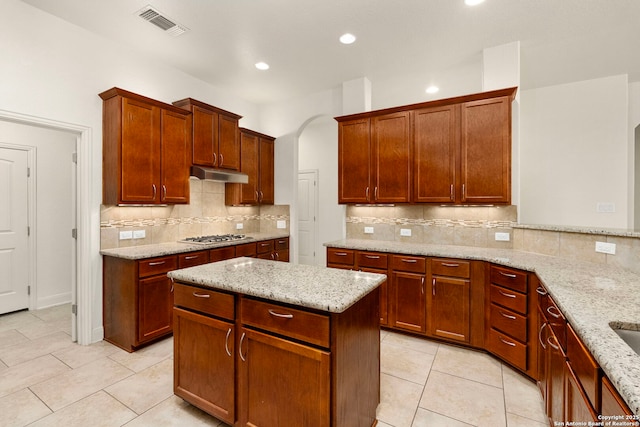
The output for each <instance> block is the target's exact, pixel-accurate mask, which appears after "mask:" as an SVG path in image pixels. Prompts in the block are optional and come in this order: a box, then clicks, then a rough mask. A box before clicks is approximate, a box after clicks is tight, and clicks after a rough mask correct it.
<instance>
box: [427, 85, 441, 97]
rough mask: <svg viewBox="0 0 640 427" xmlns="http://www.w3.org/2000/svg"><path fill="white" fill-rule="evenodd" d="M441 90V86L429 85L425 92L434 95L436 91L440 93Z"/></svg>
mask: <svg viewBox="0 0 640 427" xmlns="http://www.w3.org/2000/svg"><path fill="white" fill-rule="evenodd" d="M439 90H440V88H439V87H438V86H429V87H428V88H427V89H426V90H425V92H427V93H428V94H430V95H433V94H434V93H438V91H439Z"/></svg>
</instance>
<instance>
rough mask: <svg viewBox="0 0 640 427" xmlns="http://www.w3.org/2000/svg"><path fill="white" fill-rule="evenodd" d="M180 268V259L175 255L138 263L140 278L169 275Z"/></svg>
mask: <svg viewBox="0 0 640 427" xmlns="http://www.w3.org/2000/svg"><path fill="white" fill-rule="evenodd" d="M177 268H178V258H177V257H176V256H175V255H172V256H165V257H158V258H149V259H144V260H141V261H138V276H139V277H148V276H155V275H156V274H162V273H167V272H169V271H171V270H175V269H177Z"/></svg>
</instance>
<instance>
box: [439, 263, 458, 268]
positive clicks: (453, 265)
mask: <svg viewBox="0 0 640 427" xmlns="http://www.w3.org/2000/svg"><path fill="white" fill-rule="evenodd" d="M441 264H442V266H443V267H460V264H450V263H448V262H443V263H441Z"/></svg>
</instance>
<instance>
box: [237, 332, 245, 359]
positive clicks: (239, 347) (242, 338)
mask: <svg viewBox="0 0 640 427" xmlns="http://www.w3.org/2000/svg"><path fill="white" fill-rule="evenodd" d="M245 336H246V334H245V333H244V332H243V333H242V336H241V337H240V345H239V346H238V354H240V359H242V361H243V362H246V361H247V359H245V357H244V356H243V355H242V343H243V342H244V337H245Z"/></svg>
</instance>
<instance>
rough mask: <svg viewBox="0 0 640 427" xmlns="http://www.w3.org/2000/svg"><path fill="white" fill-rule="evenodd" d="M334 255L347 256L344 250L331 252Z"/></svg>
mask: <svg viewBox="0 0 640 427" xmlns="http://www.w3.org/2000/svg"><path fill="white" fill-rule="evenodd" d="M333 254H334V255H335V256H347V253H346V252H334V253H333Z"/></svg>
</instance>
